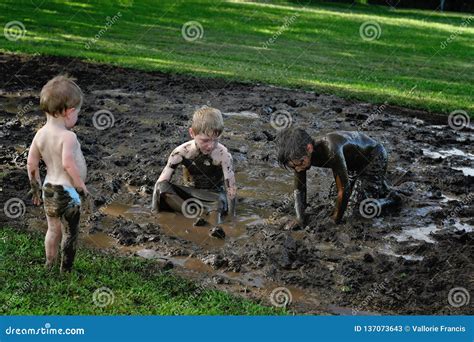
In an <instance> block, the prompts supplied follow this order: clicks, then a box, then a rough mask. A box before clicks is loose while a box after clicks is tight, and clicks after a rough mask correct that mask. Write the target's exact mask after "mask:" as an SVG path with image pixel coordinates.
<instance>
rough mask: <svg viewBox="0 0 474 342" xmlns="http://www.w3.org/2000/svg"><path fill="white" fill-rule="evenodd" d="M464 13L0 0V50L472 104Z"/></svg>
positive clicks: (445, 107) (414, 102) (434, 104)
mask: <svg viewBox="0 0 474 342" xmlns="http://www.w3.org/2000/svg"><path fill="white" fill-rule="evenodd" d="M299 3H306V5H304V6H303V5H301V4H299ZM119 12H120V13H119ZM119 14H120V15H119ZM114 16H115V19H114ZM467 16H468V14H460V13H439V12H431V11H422V10H393V9H391V8H389V7H381V6H367V5H363V4H358V5H354V6H348V5H342V4H327V3H320V2H316V1H294V2H291V1H290V2H288V1H276V2H274V3H258V2H229V1H222V2H221V1H218V2H214V1H210V0H208V1H204V0H203V1H197V2H190V1H185V2H176V1H151V0H148V1H127V0H121V1H117V2H115V1H107V0H104V1H98V0H91V1H88V2H87V3H81V2H74V1H44V2H42V1H38V2H35V1H22V2H20V3H19V2H18V1H13V0H7V1H3V2H2V3H1V4H0V19H1V22H2V24H5V23H7V22H10V21H13V20H18V21H21V22H22V23H23V24H24V25H25V27H26V30H27V31H26V35H25V36H24V37H23V38H22V39H20V40H17V41H9V40H7V39H4V38H3V37H2V39H0V51H4V52H5V51H9V52H21V53H30V54H32V53H41V54H51V55H62V56H74V57H80V58H83V59H88V60H92V61H98V62H106V63H111V64H116V65H122V66H129V67H134V68H139V69H145V70H162V71H167V72H177V73H190V74H195V75H198V76H206V77H224V78H228V79H236V80H244V81H259V82H265V83H269V84H275V85H281V86H289V87H301V88H305V89H311V90H315V91H322V92H328V93H334V94H337V95H340V96H343V97H346V98H353V99H359V100H364V101H369V102H372V103H383V102H388V103H392V104H398V105H403V106H408V107H413V108H422V109H427V110H432V111H439V112H446V113H447V112H450V111H452V110H456V109H460V110H465V111H467V112H471V113H470V115H473V113H472V112H473V109H474V105H473V102H472V94H473V93H474V83H473V82H472V80H473V79H474V65H473V60H474V58H473V57H474V54H473V51H474V50H473V49H472V41H473V40H474V28H473V27H472V22H473V21H474V19H473V18H472V16H471V17H470V19H467V18H466V17H467ZM189 21H197V22H199V23H200V24H201V25H202V28H203V37H202V38H201V39H197V40H194V41H187V40H185V39H184V38H183V36H182V27H183V24H184V23H186V22H189ZM112 22H113V24H111V25H110V26H107V23H112ZM366 22H375V23H376V24H377V25H379V27H380V29H381V33H380V36H379V38H378V39H375V40H372V41H365V40H363V39H362V38H361V35H360V34H359V30H360V28H361V25H362V24H363V23H366ZM463 23H464V24H463ZM463 25H464V26H463ZM95 37H96V38H98V39H97V40H95ZM449 37H452V39H450V40H449V42H448V39H449ZM444 43H446V46H445V48H442V44H444ZM104 77H107V75H104ZM209 96H211V95H209ZM211 100H212V99H211Z"/></svg>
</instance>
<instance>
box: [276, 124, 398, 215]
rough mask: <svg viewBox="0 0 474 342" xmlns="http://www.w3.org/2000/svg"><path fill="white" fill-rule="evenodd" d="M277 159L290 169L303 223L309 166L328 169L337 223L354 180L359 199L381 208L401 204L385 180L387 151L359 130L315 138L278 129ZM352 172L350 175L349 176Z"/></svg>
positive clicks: (296, 203)
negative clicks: (334, 192) (368, 199)
mask: <svg viewBox="0 0 474 342" xmlns="http://www.w3.org/2000/svg"><path fill="white" fill-rule="evenodd" d="M277 144H278V162H279V163H280V165H282V166H283V167H285V168H287V167H289V168H291V169H293V170H294V171H295V175H294V197H295V210H296V216H297V220H298V222H299V223H300V224H302V223H304V218H305V217H304V211H305V208H306V171H307V170H308V169H310V168H311V166H316V167H322V168H330V169H331V170H332V171H333V176H334V180H335V184H336V190H337V198H336V202H335V208H334V211H333V214H332V219H333V220H334V222H335V223H340V222H341V220H342V217H343V216H344V212H345V211H346V208H347V205H348V202H349V198H350V197H351V194H352V191H353V188H354V184H355V182H356V180H360V188H359V189H358V200H359V201H360V200H361V199H362V198H372V199H376V200H377V205H378V206H380V210H382V209H383V208H386V207H390V206H396V205H398V204H400V197H399V196H398V194H396V193H395V192H390V190H389V187H388V185H387V182H386V180H385V173H386V171H387V161H388V158H387V152H386V150H385V148H384V147H383V146H382V145H381V144H380V143H379V142H377V141H376V140H374V139H372V138H370V137H368V136H367V135H365V134H363V133H360V132H346V131H337V132H332V133H329V134H326V135H325V136H323V137H322V138H319V139H316V140H314V139H313V138H312V137H311V136H310V135H309V134H308V133H307V132H306V131H304V130H303V129H301V128H293V127H292V128H288V129H285V130H283V131H281V132H280V133H279V135H278V139H277ZM349 175H352V176H353V177H351V178H350V177H349Z"/></svg>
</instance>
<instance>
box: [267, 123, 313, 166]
mask: <svg viewBox="0 0 474 342" xmlns="http://www.w3.org/2000/svg"><path fill="white" fill-rule="evenodd" d="M276 143H277V148H278V163H279V164H280V166H282V167H284V168H287V167H288V162H290V161H292V160H299V159H301V158H303V157H304V156H306V155H307V151H306V146H307V145H308V144H313V145H314V141H313V138H311V136H310V135H309V134H308V133H306V131H305V130H304V129H302V128H293V127H290V128H286V129H284V130H281V131H280V132H279V133H278V135H277V138H276Z"/></svg>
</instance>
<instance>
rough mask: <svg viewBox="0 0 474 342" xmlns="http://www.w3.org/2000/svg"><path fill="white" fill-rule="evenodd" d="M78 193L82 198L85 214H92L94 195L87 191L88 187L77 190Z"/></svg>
mask: <svg viewBox="0 0 474 342" xmlns="http://www.w3.org/2000/svg"><path fill="white" fill-rule="evenodd" d="M76 191H77V193H78V194H79V196H80V197H81V203H82V208H83V210H84V213H86V214H91V213H92V200H93V198H92V195H91V194H90V192H89V191H88V190H87V188H86V187H83V188H76Z"/></svg>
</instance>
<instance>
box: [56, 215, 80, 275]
mask: <svg viewBox="0 0 474 342" xmlns="http://www.w3.org/2000/svg"><path fill="white" fill-rule="evenodd" d="M80 216H81V213H80V207H79V206H74V207H72V208H67V209H66V210H65V212H64V215H63V239H62V242H61V252H62V253H61V272H69V271H71V269H72V265H73V263H74V257H75V256H76V247H77V239H78V236H79V220H80Z"/></svg>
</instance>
